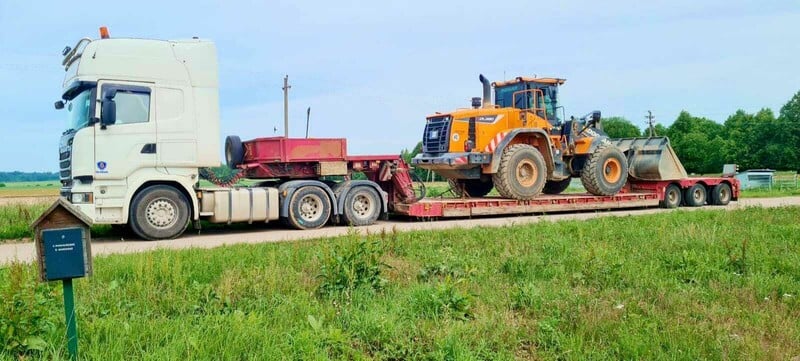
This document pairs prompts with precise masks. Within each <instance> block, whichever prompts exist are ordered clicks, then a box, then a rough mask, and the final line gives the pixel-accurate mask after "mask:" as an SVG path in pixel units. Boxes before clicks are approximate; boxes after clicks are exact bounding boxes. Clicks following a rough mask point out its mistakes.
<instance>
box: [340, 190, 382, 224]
mask: <svg viewBox="0 0 800 361" xmlns="http://www.w3.org/2000/svg"><path fill="white" fill-rule="evenodd" d="M382 209H383V204H382V202H381V197H380V195H378V192H376V191H375V189H373V188H372V187H369V186H356V187H353V188H351V189H350V191H349V192H347V196H345V198H344V209H343V212H342V213H343V215H344V221H345V223H346V224H347V225H350V226H356V227H358V226H368V225H370V224H374V223H375V221H376V220H378V217H380V215H381V210H382Z"/></svg>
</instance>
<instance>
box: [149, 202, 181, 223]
mask: <svg viewBox="0 0 800 361" xmlns="http://www.w3.org/2000/svg"><path fill="white" fill-rule="evenodd" d="M177 209H178V207H177V206H176V205H175V203H173V202H172V201H170V200H169V199H167V198H158V199H155V200H154V201H152V202H150V204H148V205H147V209H146V210H145V214H146V216H147V222H148V223H150V225H152V226H153V227H155V228H161V229H163V228H169V227H170V226H172V225H173V224H175V222H176V221H177V219H178V217H177V215H178V212H177Z"/></svg>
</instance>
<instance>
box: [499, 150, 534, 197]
mask: <svg viewBox="0 0 800 361" xmlns="http://www.w3.org/2000/svg"><path fill="white" fill-rule="evenodd" d="M492 180H493V182H494V186H495V188H497V192H498V193H500V195H501V196H503V197H505V198H513V199H518V200H530V199H533V198H534V197H536V196H538V195H539V194H541V193H542V189H543V188H544V184H545V182H546V180H547V165H546V164H545V162H544V157H542V153H540V152H539V150H538V149H536V148H534V147H533V146H531V145H528V144H514V145H512V146H509V147H508V148H506V149H505V150H504V151H503V155H502V157H501V158H500V166H499V167H498V169H497V173H495V174H494V175H492Z"/></svg>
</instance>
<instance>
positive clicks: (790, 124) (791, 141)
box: [773, 91, 800, 171]
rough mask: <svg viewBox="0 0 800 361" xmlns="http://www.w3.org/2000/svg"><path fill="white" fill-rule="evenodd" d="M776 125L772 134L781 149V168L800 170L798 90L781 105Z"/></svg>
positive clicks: (799, 100)
mask: <svg viewBox="0 0 800 361" xmlns="http://www.w3.org/2000/svg"><path fill="white" fill-rule="evenodd" d="M777 126H778V128H777V129H773V134H774V135H775V143H777V144H779V147H780V150H781V151H782V153H781V157H780V159H779V163H780V166H781V169H792V170H798V171H800V91H798V92H797V93H795V95H794V96H793V97H792V99H789V101H788V102H787V103H786V104H784V105H783V107H781V112H780V115H779V116H778V121H777Z"/></svg>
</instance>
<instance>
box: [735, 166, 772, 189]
mask: <svg viewBox="0 0 800 361" xmlns="http://www.w3.org/2000/svg"><path fill="white" fill-rule="evenodd" d="M774 177H775V170H773V169H748V170H746V171H744V172H740V173H739V174H737V175H736V179H738V180H739V182H741V184H742V189H753V188H772V182H773V180H774Z"/></svg>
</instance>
